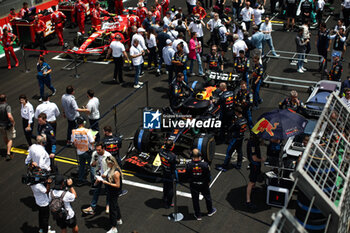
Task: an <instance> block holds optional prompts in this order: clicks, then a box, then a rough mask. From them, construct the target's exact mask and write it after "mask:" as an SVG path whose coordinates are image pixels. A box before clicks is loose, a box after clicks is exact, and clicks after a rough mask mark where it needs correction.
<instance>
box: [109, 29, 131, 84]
mask: <svg viewBox="0 0 350 233" xmlns="http://www.w3.org/2000/svg"><path fill="white" fill-rule="evenodd" d="M120 40H121V36H120V35H118V34H117V35H116V36H115V39H114V40H113V41H112V42H111V44H110V45H109V49H108V52H107V56H106V58H107V59H108V58H109V57H110V56H111V55H112V57H113V62H114V75H113V81H115V82H117V84H119V83H123V82H124V80H123V65H124V58H126V59H127V60H128V62H130V60H129V57H128V54H127V53H126V52H125V46H124V44H123V43H122V42H121V41H120ZM117 78H118V80H119V81H116V80H117Z"/></svg>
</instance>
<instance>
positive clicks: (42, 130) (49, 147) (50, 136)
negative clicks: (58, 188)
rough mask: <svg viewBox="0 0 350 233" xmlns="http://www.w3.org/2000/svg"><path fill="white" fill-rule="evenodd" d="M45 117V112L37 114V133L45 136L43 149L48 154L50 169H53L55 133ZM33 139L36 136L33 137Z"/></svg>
mask: <svg viewBox="0 0 350 233" xmlns="http://www.w3.org/2000/svg"><path fill="white" fill-rule="evenodd" d="M46 118H47V116H46V114H45V113H40V114H39V116H38V135H45V136H46V144H45V150H46V152H47V153H48V154H49V155H50V160H51V165H50V166H51V171H55V166H54V157H55V154H56V135H55V132H54V130H53V128H52V126H51V125H50V124H49V123H47V121H46ZM33 137H34V136H33ZM34 139H36V138H35V137H34Z"/></svg>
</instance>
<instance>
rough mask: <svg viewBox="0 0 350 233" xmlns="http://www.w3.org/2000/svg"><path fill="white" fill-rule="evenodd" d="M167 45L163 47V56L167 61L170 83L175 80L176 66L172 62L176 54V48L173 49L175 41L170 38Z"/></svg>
mask: <svg viewBox="0 0 350 233" xmlns="http://www.w3.org/2000/svg"><path fill="white" fill-rule="evenodd" d="M166 44H167V46H166V47H164V48H163V51H162V58H163V60H164V63H165V67H166V70H167V71H168V83H169V84H170V83H171V82H172V81H173V74H174V66H173V63H172V58H173V56H174V55H175V50H174V49H173V42H172V41H171V40H170V39H167V40H166Z"/></svg>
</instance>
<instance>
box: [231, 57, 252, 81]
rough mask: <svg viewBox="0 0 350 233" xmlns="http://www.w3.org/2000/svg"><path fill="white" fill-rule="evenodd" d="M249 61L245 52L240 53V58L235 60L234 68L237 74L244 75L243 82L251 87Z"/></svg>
mask: <svg viewBox="0 0 350 233" xmlns="http://www.w3.org/2000/svg"><path fill="white" fill-rule="evenodd" d="M249 65H250V62H249V59H248V58H247V57H246V56H245V52H244V50H240V51H239V57H235V58H234V63H233V68H234V70H235V71H236V73H238V74H240V75H242V80H244V81H245V82H246V84H247V86H249V77H248V72H249Z"/></svg>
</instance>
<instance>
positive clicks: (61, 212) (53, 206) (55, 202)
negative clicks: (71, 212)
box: [49, 190, 68, 219]
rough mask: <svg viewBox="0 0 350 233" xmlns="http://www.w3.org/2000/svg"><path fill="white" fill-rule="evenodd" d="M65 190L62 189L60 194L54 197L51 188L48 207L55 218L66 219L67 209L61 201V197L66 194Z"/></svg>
mask: <svg viewBox="0 0 350 233" xmlns="http://www.w3.org/2000/svg"><path fill="white" fill-rule="evenodd" d="M66 192H67V191H64V192H63V193H62V194H61V196H59V197H55V196H54V195H53V192H52V190H51V198H52V199H51V202H50V204H49V208H50V211H51V213H52V215H53V217H54V218H55V219H56V218H60V219H66V217H67V215H68V211H67V210H66V209H65V208H64V202H63V198H64V196H65V195H66Z"/></svg>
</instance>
